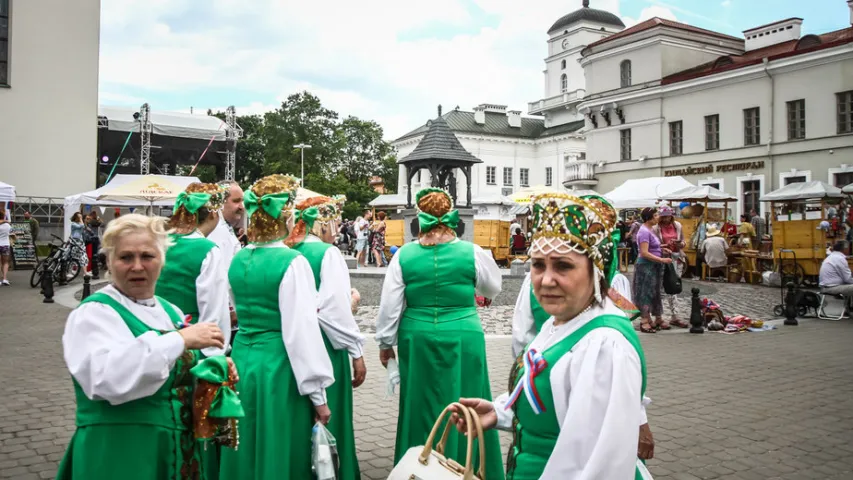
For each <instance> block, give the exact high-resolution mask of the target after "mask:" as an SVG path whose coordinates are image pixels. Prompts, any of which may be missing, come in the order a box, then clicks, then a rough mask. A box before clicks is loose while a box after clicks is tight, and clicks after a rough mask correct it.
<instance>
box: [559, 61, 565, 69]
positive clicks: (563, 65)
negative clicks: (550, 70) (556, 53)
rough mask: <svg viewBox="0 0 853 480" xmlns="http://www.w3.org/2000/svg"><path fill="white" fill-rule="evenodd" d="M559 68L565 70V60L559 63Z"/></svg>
mask: <svg viewBox="0 0 853 480" xmlns="http://www.w3.org/2000/svg"><path fill="white" fill-rule="evenodd" d="M560 68H562V69H563V70H565V69H566V61H565V60H563V61H562V62H560Z"/></svg>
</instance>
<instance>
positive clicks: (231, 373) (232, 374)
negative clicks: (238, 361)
mask: <svg viewBox="0 0 853 480" xmlns="http://www.w3.org/2000/svg"><path fill="white" fill-rule="evenodd" d="M228 379H229V380H231V381H232V382H234V383H237V382H239V381H240V375H238V374H237V365H234V360H231V357H228Z"/></svg>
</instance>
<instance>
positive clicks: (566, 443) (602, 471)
mask: <svg viewBox="0 0 853 480" xmlns="http://www.w3.org/2000/svg"><path fill="white" fill-rule="evenodd" d="M528 288H529V287H528ZM600 315H620V316H624V314H623V313H622V311H621V310H619V308H617V307H616V306H615V305H614V304H613V302H611V301H610V300H605V304H604V305H603V306H596V307H594V308H591V309H590V310H588V311H587V312H585V313H583V314H581V315H579V316H578V317H577V318H575V319H573V320H572V321H570V322H568V323H566V324H563V325H561V326H559V327H556V331H555V332H554V333H553V334H550V330H551V326H552V325H553V322H554V319H553V318H551V319H549V320H548V321H547V322H545V324H544V325H543V326H542V330H541V332H540V333H539V334H538V335H537V336H536V338H534V339H533V343H532V344H531V348H535V349H537V350H538V351H542V350H543V349H545V348H547V347H549V346H551V345H553V344H555V343H557V342H558V341H560V340H562V339H563V338H566V337H567V336H568V335H569V334H571V333H572V332H574V331H577V330H578V329H579V328H580V327H581V326H583V325H585V324H586V323H588V322H589V321H590V320H592V319H593V318H595V317H598V316H600ZM626 322H627V319H626ZM549 373H550V376H549V380H550V383H551V391H552V393H553V396H554V406H555V408H556V412H555V413H556V415H557V421H558V422H559V424H560V435H559V437H558V438H557V444H556V446H555V448H554V453H553V454H552V456H551V458H549V459H548V463H547V465H546V466H545V470H544V472H543V473H542V478H560V479H564V480H580V479H585V480H586V479H604V478H613V479H617V478H634V469H635V468H636V465H637V444H638V441H639V425H642V424H643V423H645V421H644V419H643V418H642V416H643V412H642V410H643V409H642V404H641V402H637V399H639V398H640V389H641V385H642V371H641V367H640V358H639V356H638V355H637V352H636V350H634V347H633V346H632V345H631V344H630V343H629V342H628V340H627V339H625V337H624V336H623V335H622V334H621V333H619V332H618V331H616V330H613V329H610V328H599V329H596V330H593V331H592V332H589V333H588V334H587V335H586V336H584V337H583V338H582V339H581V340H580V341H579V342H578V343H577V344H576V345H575V347H574V348H573V349H572V351H571V352H568V353H566V354H565V355H563V356H562V357H561V358H560V360H558V361H557V363H556V364H555V365H554V366H552V367H551V369H550V371H549ZM508 398H509V394H507V393H505V394H503V395H501V396H500V397H498V398H497V399H496V400H495V402H494V406H495V411H496V412H497V415H498V428H501V429H505V430H510V429H511V428H512V419H513V416H514V412H513V410H512V409H511V408H510V409H505V408H504V407H505V405H506V403H507V401H508ZM518 401H520V402H524V401H527V399H526V397H525V396H524V395H522V396H521V397H520V398H519V400H518Z"/></svg>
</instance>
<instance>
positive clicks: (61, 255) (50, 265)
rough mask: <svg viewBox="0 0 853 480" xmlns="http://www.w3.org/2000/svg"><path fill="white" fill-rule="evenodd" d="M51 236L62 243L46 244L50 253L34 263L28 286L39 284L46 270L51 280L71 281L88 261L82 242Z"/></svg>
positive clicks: (59, 281) (33, 286)
mask: <svg viewBox="0 0 853 480" xmlns="http://www.w3.org/2000/svg"><path fill="white" fill-rule="evenodd" d="M51 236H52V237H53V238H55V239H57V240H59V241H60V242H62V244H61V245H56V244H53V243H51V244H48V245H49V247H50V254H49V255H48V256H47V258H45V259H44V260H42V261H40V262H39V263H38V264H37V265H36V268H34V269H33V273H32V274H31V275H30V287H32V288H36V287H38V286H40V285H41V281H42V278H43V277H44V275H45V273H46V272H49V273H50V275H51V276H52V278H53V281H54V282H56V283H59V284H60V285H62V284H65V283H68V282H71V281H73V280H74V279H75V278H77V276H78V275H80V272H81V271H82V270H84V269H85V268H86V264H87V263H88V259H87V258H86V249H85V246H84V245H83V243H82V242H80V241H78V240H73V239H70V240H68V241H65V242H63V240H62V239H61V238H59V237H57V236H56V235H51Z"/></svg>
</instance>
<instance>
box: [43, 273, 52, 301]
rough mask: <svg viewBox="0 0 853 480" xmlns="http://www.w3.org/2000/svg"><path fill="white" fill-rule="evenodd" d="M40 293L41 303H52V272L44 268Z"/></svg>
mask: <svg viewBox="0 0 853 480" xmlns="http://www.w3.org/2000/svg"><path fill="white" fill-rule="evenodd" d="M41 293H42V295H44V300H42V303H53V272H52V271H50V269H48V268H45V269H44V274H43V275H42V276H41Z"/></svg>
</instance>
